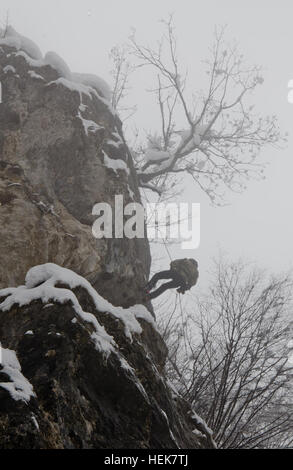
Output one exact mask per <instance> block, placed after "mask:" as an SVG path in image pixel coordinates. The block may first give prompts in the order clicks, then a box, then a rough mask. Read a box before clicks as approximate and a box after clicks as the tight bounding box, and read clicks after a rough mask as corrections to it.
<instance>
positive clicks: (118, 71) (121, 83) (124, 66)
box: [109, 46, 136, 121]
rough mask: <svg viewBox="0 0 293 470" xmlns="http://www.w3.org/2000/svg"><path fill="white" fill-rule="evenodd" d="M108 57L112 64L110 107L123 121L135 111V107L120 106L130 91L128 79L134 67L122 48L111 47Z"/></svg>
mask: <svg viewBox="0 0 293 470" xmlns="http://www.w3.org/2000/svg"><path fill="white" fill-rule="evenodd" d="M109 57H110V60H111V61H112V63H113V68H112V70H111V72H110V73H111V75H112V77H113V81H114V84H113V93H112V106H113V109H115V111H118V112H119V114H120V116H122V119H123V120H124V121H125V120H126V119H128V118H129V117H131V116H132V115H133V114H134V113H135V111H136V106H126V107H125V106H122V101H123V100H124V99H125V98H126V96H127V95H128V92H129V89H130V87H129V77H130V75H131V74H132V73H133V71H134V66H133V65H131V63H130V62H129V60H128V59H127V51H126V49H125V47H123V46H121V47H119V46H115V47H113V48H112V49H111V51H110V54H109Z"/></svg>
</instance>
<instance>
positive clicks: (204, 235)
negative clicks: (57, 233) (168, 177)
mask: <svg viewBox="0 0 293 470" xmlns="http://www.w3.org/2000/svg"><path fill="white" fill-rule="evenodd" d="M7 10H9V18H10V23H11V24H12V25H13V26H14V27H15V29H17V30H18V31H19V32H20V33H22V34H24V35H26V36H28V37H30V38H31V39H33V40H34V41H35V42H36V43H37V44H38V45H39V47H40V48H41V49H42V52H43V53H45V52H46V51H48V50H54V51H56V52H57V53H58V54H60V55H61V56H62V57H63V58H64V59H65V60H66V62H67V63H68V65H69V66H70V68H71V70H73V71H78V72H92V73H96V74H98V75H100V76H102V77H104V78H106V79H108V78H109V73H108V72H109V68H110V62H109V59H108V53H109V51H110V49H111V48H112V47H113V46H114V45H116V44H119V43H122V42H125V41H126V40H127V37H128V36H129V34H130V32H131V27H134V28H135V29H136V30H137V36H138V38H139V39H140V40H141V42H149V43H151V42H152V41H153V40H155V39H156V38H159V37H160V32H161V31H162V30H161V26H160V24H159V22H158V20H159V19H161V18H163V17H166V16H167V15H168V14H169V13H174V20H175V25H176V28H177V36H178V40H179V55H180V56H182V59H183V60H184V63H185V65H186V66H187V67H188V68H189V70H190V74H191V75H192V76H193V77H194V83H195V87H196V86H197V71H198V70H199V69H200V67H201V63H200V60H202V59H205V58H206V56H207V52H208V47H209V46H210V45H211V43H212V40H213V29H214V26H215V25H223V24H227V25H228V30H227V36H228V38H231V39H234V38H235V39H236V40H237V41H238V42H239V47H240V49H242V51H243V53H244V55H245V58H246V59H247V61H248V62H249V63H252V64H254V63H256V64H259V65H263V66H264V67H265V73H264V78H265V82H264V85H263V86H262V87H261V88H258V95H257V99H256V102H257V105H258V109H259V110H260V111H263V112H264V113H272V114H276V115H277V116H278V118H279V122H280V126H281V128H282V129H283V130H284V132H285V131H288V132H289V142H288V146H287V148H286V149H285V150H281V151H276V150H274V149H272V150H269V151H267V152H266V153H265V155H264V158H265V160H266V161H269V162H270V165H269V167H268V169H267V171H266V176H267V179H266V180H265V181H263V182H250V183H248V188H247V190H246V192H245V193H243V194H241V195H237V196H236V195H233V194H231V193H230V194H229V193H228V194H227V201H228V202H229V203H230V206H228V207H225V208H212V207H210V205H209V203H208V201H207V200H206V198H205V197H204V196H203V195H201V194H200V192H199V191H198V189H195V188H194V187H192V188H190V187H188V190H187V193H186V194H187V196H188V200H190V201H193V202H200V203H201V204H202V207H201V210H202V219H201V221H202V231H201V245H200V248H199V249H198V250H196V252H193V253H190V252H183V253H182V252H181V253H180V252H179V251H178V249H176V250H175V253H174V255H175V256H182V255H183V257H185V256H189V255H191V256H194V257H195V258H197V259H198V260H199V263H200V268H201V282H202V283H203V284H204V282H205V270H206V269H207V268H208V267H209V265H210V259H211V258H212V257H213V256H216V255H217V253H218V249H219V248H222V249H223V250H224V251H226V252H228V253H229V255H230V256H231V257H232V258H237V257H239V256H243V257H245V258H248V259H249V260H251V261H255V262H256V263H257V264H258V265H260V266H262V267H267V268H269V269H270V270H272V271H276V270H283V269H287V268H289V267H292V266H293V253H292V248H291V246H292V240H293V224H292V216H293V211H292V206H293V202H292V201H293V198H292V196H293V194H292V193H293V185H292V178H293V152H292V150H293V136H292V132H291V128H292V124H293V105H292V104H291V105H290V104H289V103H288V101H287V94H288V89H287V84H288V81H289V80H290V79H293V56H292V53H291V47H292V44H293V25H292V18H293V3H292V0H281V1H276V0H257V1H255V0H254V1H252V0H246V1H245V2H240V1H235V0H220V1H219V0H201V1H196V0H190V1H187V0H180V1H174V0H148V1H145V2H143V1H141V0H140V1H137V0H136V1H134V0H123V1H119V0H116V1H114V0H107V1H99V0H62V1H61V0H50V1H49V2H45V1H37V0H2V1H1V2H0V15H1V19H2V20H5V15H6V11H7ZM140 80H143V78H140ZM134 85H135V90H134V91H133V97H131V96H130V101H131V102H132V103H135V101H136V100H137V99H138V97H139V96H141V97H142V98H141V108H140V112H139V113H138V115H137V117H136V118H135V119H136V124H137V126H138V127H140V126H141V127H145V128H147V127H148V126H149V125H151V123H152V122H153V120H154V113H155V112H156V109H155V107H153V106H151V105H150V103H149V100H148V99H145V98H143V94H141V95H139V93H140V91H139V90H140V89H143V88H144V87H147V86H150V84H149V83H143V82H142V83H134ZM166 262H167V261H166Z"/></svg>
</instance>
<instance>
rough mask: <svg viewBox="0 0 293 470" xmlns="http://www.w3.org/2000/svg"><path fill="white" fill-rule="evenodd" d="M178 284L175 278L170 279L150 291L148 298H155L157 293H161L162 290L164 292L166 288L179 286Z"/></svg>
mask: <svg viewBox="0 0 293 470" xmlns="http://www.w3.org/2000/svg"><path fill="white" fill-rule="evenodd" d="M179 286H180V283H179V282H178V280H176V281H174V280H173V281H170V282H166V284H163V285H162V286H160V287H159V288H158V289H157V290H155V291H154V292H150V294H149V298H150V299H155V298H156V297H158V296H159V295H161V294H163V292H165V291H166V290H167V289H173V288H175V287H179Z"/></svg>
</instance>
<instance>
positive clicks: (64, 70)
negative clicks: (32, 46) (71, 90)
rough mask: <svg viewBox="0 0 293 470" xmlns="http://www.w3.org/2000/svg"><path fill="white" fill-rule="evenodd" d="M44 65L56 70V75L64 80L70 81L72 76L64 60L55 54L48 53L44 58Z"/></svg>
mask: <svg viewBox="0 0 293 470" xmlns="http://www.w3.org/2000/svg"><path fill="white" fill-rule="evenodd" d="M44 64H45V65H50V66H51V67H53V68H54V69H55V70H57V72H58V74H59V75H60V76H61V77H62V78H65V79H66V80H69V81H71V80H72V74H71V71H70V68H69V67H68V65H67V64H66V62H65V60H63V59H62V57H60V55H58V54H56V52H53V51H50V52H47V54H46V55H45V57H44Z"/></svg>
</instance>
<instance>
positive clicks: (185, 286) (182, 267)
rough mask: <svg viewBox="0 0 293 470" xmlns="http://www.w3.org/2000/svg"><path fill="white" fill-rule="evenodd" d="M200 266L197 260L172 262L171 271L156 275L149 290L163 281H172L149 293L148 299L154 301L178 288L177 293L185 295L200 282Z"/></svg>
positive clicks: (149, 284)
mask: <svg viewBox="0 0 293 470" xmlns="http://www.w3.org/2000/svg"><path fill="white" fill-rule="evenodd" d="M198 276H199V273H198V264H197V261H195V259H192V258H191V259H188V258H184V259H177V260H174V261H172V262H171V264H170V270H169V271H161V272H160V273H157V274H155V275H154V276H153V277H152V279H151V280H150V281H149V283H148V284H147V290H148V291H150V290H151V289H153V288H154V287H155V285H156V284H157V282H158V281H159V280H161V279H172V280H171V281H170V282H167V283H166V284H163V285H162V286H160V287H159V288H158V289H157V290H155V291H153V292H148V297H149V298H150V299H154V298H155V297H158V296H159V295H161V294H162V293H163V292H165V291H166V290H167V289H172V288H174V287H178V289H177V292H179V293H181V294H184V293H185V291H186V290H189V289H190V288H191V287H192V286H194V285H195V284H196V283H197V280H198Z"/></svg>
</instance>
